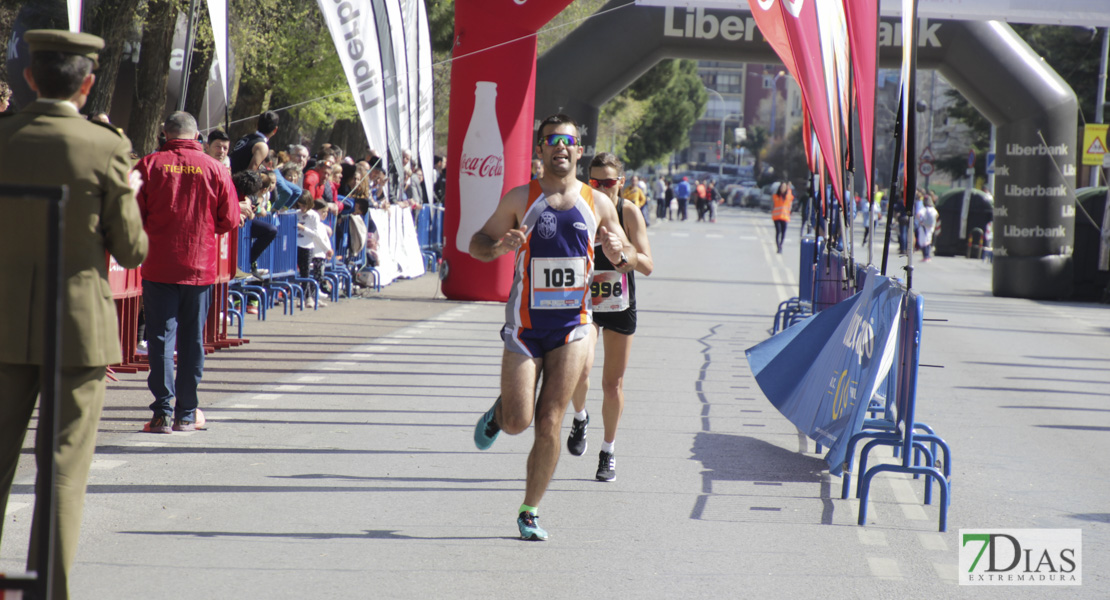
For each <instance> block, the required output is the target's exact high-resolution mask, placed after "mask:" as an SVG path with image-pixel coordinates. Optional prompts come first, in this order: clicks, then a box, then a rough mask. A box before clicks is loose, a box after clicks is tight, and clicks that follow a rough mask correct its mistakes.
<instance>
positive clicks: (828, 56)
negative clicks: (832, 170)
mask: <svg viewBox="0 0 1110 600" xmlns="http://www.w3.org/2000/svg"><path fill="white" fill-rule="evenodd" d="M814 2H815V3H816V6H817V24H818V28H819V30H820V32H821V62H822V64H824V67H825V89H826V90H827V92H826V93H827V95H828V98H829V121H830V122H831V124H832V131H833V143H834V144H836V145H837V152H838V153H837V160H839V161H841V164H844V157H845V155H846V154H847V153H848V152H849V151H850V150H851V146H850V145H849V146H844V145H842V144H841V142H842V140H850V139H851V131H849V130H848V126H849V124H850V123H851V121H850V120H849V118H848V115H849V114H851V113H850V112H849V110H850V109H851V101H850V99H849V95H848V90H849V87H850V86H849V83H848V78H849V77H850V75H849V73H850V72H851V70H850V68H849V66H848V25H847V21H846V19H845V17H844V5H843V4H841V2H840V0H814Z"/></svg>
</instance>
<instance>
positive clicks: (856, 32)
mask: <svg viewBox="0 0 1110 600" xmlns="http://www.w3.org/2000/svg"><path fill="white" fill-rule="evenodd" d="M844 15H845V17H846V18H847V20H848V43H849V45H850V47H851V49H852V82H853V85H854V87H855V92H856V104H857V110H858V111H859V130H860V137H862V138H863V140H862V142H863V143H862V144H861V146H862V147H863V161H862V163H863V176H864V179H865V181H867V198H869V199H870V198H871V192H872V191H873V190H874V187H875V182H874V180H873V179H872V178H871V161H872V156H874V151H875V82H876V80H877V79H878V68H879V54H878V49H879V0H844Z"/></svg>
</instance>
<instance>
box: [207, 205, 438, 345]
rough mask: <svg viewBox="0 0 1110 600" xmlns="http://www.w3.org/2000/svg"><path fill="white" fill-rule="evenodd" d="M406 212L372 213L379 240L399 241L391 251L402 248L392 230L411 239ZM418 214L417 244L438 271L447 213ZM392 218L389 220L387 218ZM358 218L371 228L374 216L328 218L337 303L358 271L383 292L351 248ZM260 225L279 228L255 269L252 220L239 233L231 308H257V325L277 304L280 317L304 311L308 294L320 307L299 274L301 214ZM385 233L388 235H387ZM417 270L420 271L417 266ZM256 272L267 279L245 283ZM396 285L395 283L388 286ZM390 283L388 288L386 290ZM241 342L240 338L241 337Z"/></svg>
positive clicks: (328, 269)
mask: <svg viewBox="0 0 1110 600" xmlns="http://www.w3.org/2000/svg"><path fill="white" fill-rule="evenodd" d="M393 210H395V211H400V210H402V209H397V208H396V207H394V209H393ZM403 210H404V212H403V214H402V213H401V212H396V213H394V212H390V213H387V212H386V211H373V212H375V214H378V213H381V215H383V216H379V217H378V218H376V219H374V222H375V224H376V226H377V228H378V230H379V232H380V234H381V235H382V236H383V237H386V238H388V239H392V240H396V242H395V244H394V245H395V246H396V247H395V248H393V250H396V248H397V247H401V246H403V240H402V232H401V231H400V230H398V231H393V229H403V228H404V227H408V228H409V229H408V235H409V236H412V228H413V223H412V220H413V219H412V217H411V216H410V215H411V213H409V212H408V210H407V209H403ZM419 214H420V217H419V218H417V219H416V223H415V227H416V238H417V240H418V241H419V246H420V250H421V251H422V253H424V254H425V256H426V258H427V257H428V255H431V258H430V259H428V260H429V265H430V268H432V269H434V265H435V264H437V262H438V256H439V253H440V252H441V250H442V248H443V209H442V207H437V206H427V205H426V206H424V207H423V209H422V210H421V211H420V213H419ZM390 215H391V218H386V216H390ZM357 218H361V219H363V223H364V224H366V225H367V226H368V227H369V225H370V224H371V215H361V216H359V215H354V214H347V215H341V216H339V217H338V218H336V216H335V215H329V216H328V218H327V219H326V220H325V224H327V225H328V226H329V227H331V230H332V240H331V241H332V249H333V251H334V255H333V256H332V258H331V259H330V260H328V261H327V262H326V263H325V269H324V280H325V281H327V282H329V283H330V291H331V298H332V300H333V301H338V300H339V296H340V294H341V293H345V294H346V295H347V296H351V295H352V294H353V293H354V284H355V281H356V280H358V277H356V275H357V274H358V272H359V271H360V270H363V271H367V272H369V277H368V278H367V279H366V281H368V282H369V284H370V286H372V287H374V289H375V290H379V291H380V290H381V285H382V283H383V281H382V279H381V276H380V274H379V272H378V271H377V269H372V268H370V267H367V266H366V263H367V252H366V248H365V246H363V247H361V248H357V249H355V248H351V244H350V227H351V219H357ZM257 219H259V220H264V221H265V222H266V223H270V224H272V225H274V226H275V227H277V236H276V237H275V238H274V240H273V242H271V243H270V245H269V246H267V247H266V248H265V250H263V252H262V254H261V255H260V256H259V257H258V260H257V261H256V262H255V265H252V264H251V260H250V248H251V244H252V243H253V240H252V238H251V234H250V230H251V223H252V222H253V220H247V221H246V222H245V223H243V225H242V226H241V227H240V228H239V237H238V240H237V249H238V254H237V256H238V259H237V267H238V270H239V271H240V272H241V274H240V276H239V277H237V278H236V279H234V280H232V282H231V284H230V289H229V296H230V298H231V300H232V302H235V303H238V305H239V306H240V308H241V309H245V307H244V306H243V305H244V304H245V303H250V304H251V305H257V306H258V319H259V320H265V319H266V318H267V316H268V310H269V309H271V308H274V307H275V306H276V305H277V303H278V302H281V303H282V312H283V313H286V314H293V312H295V310H294V309H295V308H297V307H299V308H301V309H302V310H303V309H304V308H305V304H306V303H305V300H306V293H307V295H308V296H309V297H314V298H315V299H316V300H317V302H315V303H313V305H314V306H319V302H318V300H319V292H320V290H319V287H318V285H317V283H316V281H315V280H313V279H311V278H304V277H301V276H300V273H299V272H298V267H297V212H296V211H287V212H282V213H278V214H272V215H267V216H264V217H257ZM405 219H408V221H409V222H408V224H407V225H405ZM383 229H386V230H385V231H383ZM408 239H409V240H411V239H412V238H411V237H409V238H408ZM410 243H411V242H410ZM414 252H415V250H414ZM414 256H415V255H414ZM416 264H417V267H418V268H419V261H417V263H416ZM252 266H257V267H258V269H259V273H263V272H265V274H263V275H262V277H261V278H244V277H243V276H242V274H243V273H251V271H252ZM263 270H264V271H263ZM396 271H397V270H396V269H395V268H394V269H393V272H394V273H396ZM419 273H420V272H419V271H418V272H416V273H414V274H413V275H412V276H418V275H419ZM392 280H393V278H392V277H391V278H390V279H389V281H392ZM389 281H385V282H384V283H386V284H388V283H389ZM240 337H242V335H241V334H240Z"/></svg>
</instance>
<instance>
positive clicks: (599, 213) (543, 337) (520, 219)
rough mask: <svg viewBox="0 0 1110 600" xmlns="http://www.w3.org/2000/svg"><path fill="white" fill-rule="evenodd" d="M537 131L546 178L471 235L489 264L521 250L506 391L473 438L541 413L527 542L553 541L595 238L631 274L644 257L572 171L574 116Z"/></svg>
mask: <svg viewBox="0 0 1110 600" xmlns="http://www.w3.org/2000/svg"><path fill="white" fill-rule="evenodd" d="M538 134H539V135H538V136H537V139H536V151H537V152H538V153H539V154H540V156H541V157H542V159H543V178H542V179H538V180H535V181H532V182H530V183H529V184H527V185H522V186H518V187H515V188H513V189H511V190H509V192H508V193H507V194H505V195H504V196H503V197H502V198H501V200H500V201H499V202H498V205H497V208H496V209H495V210H494V212H493V215H492V216H490V218H489V220H487V221H486V223H485V225H483V226H482V229H481V230H479V231H478V233H476V234H474V237H473V238H471V240H470V254H471V256H473V257H475V258H477V259H478V260H481V261H483V262H489V261H492V260H494V259H496V258H498V257H500V256H503V255H505V254H508V253H510V252H515V253H516V269H515V270H516V273H515V275H514V281H513V286H512V290H513V291H512V292H510V296H509V301H508V305H507V307H506V311H505V319H506V324H505V326H504V328H502V330H501V338H502V340H503V341H504V342H505V350H504V352H503V353H502V359H501V396H499V397H498V398H497V400H496V401H495V402H494V403H493V406H492V407H491V408H490V409H489V410H488V411H487V412H486V413H485V414H483V415H482V417H481V418H480V419H478V423H477V425H476V426H475V428H474V444H475V445H476V446H477V447H478V449H479V450H485V449H488V448H489V447H490V446H491V445H492V444H493V442H494V440H495V439H496V438H497V435H498V433H499V432H500V431H501V430H502V429H504V430H505V432H506V433H508V434H510V435H515V434H518V433H521V432H523V431H524V430H525V429H527V428H528V425H529V424H530V423H532V418H533V416H534V417H535V421H536V423H535V441H534V442H533V444H532V452H531V454H530V455H529V457H528V467H527V477H526V484H525V493H524V504H522V505H521V507H520V510H519V511H518V517H517V528H518V529H519V530H520V537H521V538H522V539H525V540H545V539H547V532H546V531H544V529H543V528H542V527H540V526H539V524H538V522H537V516H536V515H537V514H538V508H537V507H538V505H539V502H540V500H541V499H542V498H543V495H544V492H545V491H547V486H548V484H549V483H550V482H551V476H552V474H553V473H554V472H555V466H556V465H557V464H558V462H559V450H560V442H561V440H560V437H561V428H562V421H563V417H564V415H565V414H566V410H567V404H568V403H569V401H570V397H571V394H572V392H573V391H574V387H575V385H577V383H578V379H579V377H580V376H581V374H582V369H583V367H584V366H585V359H586V353H587V350H588V348H587V344H586V343H583V342H582V340H584V339H586V338H587V337H588V336H589V333H590V332H591V331H592V329H593V328H592V327H590V323H591V312H590V301H589V294H587V293H586V291H587V290H588V289H589V288H588V281H587V279H586V278H587V277H588V276H589V274H590V273H591V272H592V271H593V258H594V257H593V245H594V243H595V242H600V243H601V244H602V248H603V252H604V254H605V255H606V256H607V257H608V258H609V260H610V261H611V262H612V263H613V265H614V267H616V269H617V270H619V271H621V272H624V273H627V272H628V271H631V270H632V269H633V268H634V267H635V266H636V262H635V261H636V257H637V254H636V252H635V250H634V249H633V248H632V247H631V245H630V244H629V243H628V240H627V239H626V238H625V235H624V232H623V231H622V230H621V229H620V223H619V221H618V220H617V214H616V209H615V208H614V207H613V202H612V201H611V200H610V199H609V198H608V197H607V196H605V195H604V194H602V193H600V192H595V191H594V190H593V189H591V188H590V187H589V186H586V185H585V184H583V183H582V182H580V181H578V179H577V178H576V177H575V173H576V166H577V162H578V159H579V158H581V156H582V152H583V147H582V145H581V144H580V143H579V138H578V125H577V124H576V123H575V122H574V120H573V119H571V118H570V117H568V116H566V115H561V114H559V115H552V116H550V117H548V118H546V119H544V121H543V122H542V123H541V124H540V128H539V132H538ZM556 273H558V275H555V274H556ZM525 288H530V289H525ZM568 304H570V306H568ZM541 371H542V373H543V383H542V385H541V386H539V397H538V398H537V397H536V390H537V383H538V382H539V375H540V372H541Z"/></svg>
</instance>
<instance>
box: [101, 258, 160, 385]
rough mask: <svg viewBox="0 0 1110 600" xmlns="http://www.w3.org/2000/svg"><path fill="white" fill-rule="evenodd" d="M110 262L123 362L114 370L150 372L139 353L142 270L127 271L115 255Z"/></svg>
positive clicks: (109, 278)
mask: <svg viewBox="0 0 1110 600" xmlns="http://www.w3.org/2000/svg"><path fill="white" fill-rule="evenodd" d="M104 255H105V259H106V260H107V261H108V286H109V287H110V288H111V289H112V298H114V299H115V302H116V319H117V322H118V323H119V346H120V350H121V351H122V353H123V359H122V360H121V361H120V363H119V364H116V365H112V366H111V369H112V371H114V372H117V373H137V372H139V371H148V370H150V365H149V364H148V363H147V362H146V358H145V357H143V356H140V355H139V354H138V352H137V350H138V344H139V312H140V311H141V310H142V308H143V276H142V274H141V273H140V271H139V269H125V268H123V267H122V266H120V264H119V263H117V262H116V259H115V258H113V257H112V255H111V254H109V253H107V252H105V253H104Z"/></svg>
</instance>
